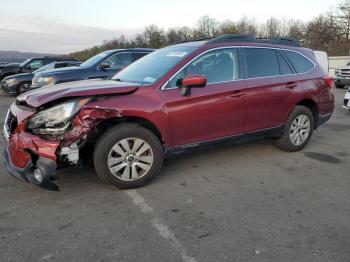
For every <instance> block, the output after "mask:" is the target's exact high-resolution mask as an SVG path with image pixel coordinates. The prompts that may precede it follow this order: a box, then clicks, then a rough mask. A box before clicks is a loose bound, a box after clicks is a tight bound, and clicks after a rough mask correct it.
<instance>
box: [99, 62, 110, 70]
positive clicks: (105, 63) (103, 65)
mask: <svg viewBox="0 0 350 262" xmlns="http://www.w3.org/2000/svg"><path fill="white" fill-rule="evenodd" d="M98 67H99V68H100V69H102V70H104V69H107V68H110V67H111V65H110V64H109V63H107V62H105V61H103V62H102V63H101V64H100V65H99V66H98Z"/></svg>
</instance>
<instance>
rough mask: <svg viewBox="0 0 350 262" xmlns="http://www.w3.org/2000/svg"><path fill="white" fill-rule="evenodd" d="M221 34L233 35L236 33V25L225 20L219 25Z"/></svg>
mask: <svg viewBox="0 0 350 262" xmlns="http://www.w3.org/2000/svg"><path fill="white" fill-rule="evenodd" d="M220 33H221V34H235V33H237V28H236V25H235V23H234V22H233V21H231V20H226V21H224V22H222V23H221V24H220Z"/></svg>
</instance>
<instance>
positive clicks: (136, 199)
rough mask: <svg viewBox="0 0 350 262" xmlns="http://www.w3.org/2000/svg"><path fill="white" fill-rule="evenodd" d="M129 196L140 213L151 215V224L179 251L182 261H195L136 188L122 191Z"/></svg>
mask: <svg viewBox="0 0 350 262" xmlns="http://www.w3.org/2000/svg"><path fill="white" fill-rule="evenodd" d="M124 192H126V194H127V195H128V196H129V197H130V198H131V200H132V202H133V203H134V204H135V205H136V206H137V207H138V208H139V209H140V210H141V212H142V213H145V214H149V215H151V216H152V218H151V224H152V226H153V227H154V228H155V229H156V230H157V231H158V233H159V235H160V236H161V237H163V238H164V239H166V240H167V241H168V242H169V243H170V245H171V246H172V247H173V248H174V249H175V250H176V251H177V252H179V254H180V256H181V259H182V261H184V262H197V260H196V259H195V258H194V257H191V256H189V255H187V253H186V250H185V249H184V247H183V246H182V244H181V242H180V241H179V240H178V239H177V238H176V236H175V234H174V233H173V232H171V230H170V229H169V227H168V226H167V225H166V224H165V223H164V222H162V221H161V219H159V218H158V217H156V215H155V214H154V212H153V208H152V207H150V206H149V205H148V204H147V203H146V201H145V199H144V198H143V197H142V196H141V195H140V194H139V193H137V191H136V190H127V191H124Z"/></svg>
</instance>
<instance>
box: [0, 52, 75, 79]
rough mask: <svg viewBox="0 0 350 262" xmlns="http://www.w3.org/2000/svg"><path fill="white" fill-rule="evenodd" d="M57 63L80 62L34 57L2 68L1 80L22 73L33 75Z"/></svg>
mask: <svg viewBox="0 0 350 262" xmlns="http://www.w3.org/2000/svg"><path fill="white" fill-rule="evenodd" d="M55 61H75V62H78V60H76V59H75V58H70V57H54V56H45V57H33V58H29V59H27V60H25V61H23V62H22V63H20V64H18V63H10V64H6V65H4V66H2V67H0V80H2V79H3V78H5V77H7V76H10V75H15V74H20V73H31V72H33V71H35V70H37V69H39V68H41V67H43V66H45V65H47V64H50V63H52V62H55Z"/></svg>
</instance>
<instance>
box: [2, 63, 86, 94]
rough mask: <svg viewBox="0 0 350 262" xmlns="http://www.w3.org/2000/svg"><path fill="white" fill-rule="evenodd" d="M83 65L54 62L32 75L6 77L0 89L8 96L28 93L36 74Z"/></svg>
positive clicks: (23, 74)
mask: <svg viewBox="0 0 350 262" xmlns="http://www.w3.org/2000/svg"><path fill="white" fill-rule="evenodd" d="M80 64H81V63H80V62H76V61H60V62H52V63H50V64H48V65H46V66H43V67H41V68H39V69H37V70H35V71H34V72H32V73H22V74H16V75H10V76H7V77H5V78H4V79H3V80H2V81H1V82H0V88H1V89H2V90H3V91H4V92H5V93H7V94H17V95H19V94H22V93H24V92H26V91H27V90H28V89H29V87H30V86H31V84H32V80H33V77H34V74H36V73H39V72H43V71H45V70H51V69H55V68H62V67H68V66H79V65H80Z"/></svg>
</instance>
